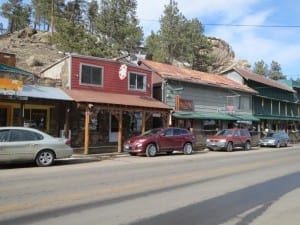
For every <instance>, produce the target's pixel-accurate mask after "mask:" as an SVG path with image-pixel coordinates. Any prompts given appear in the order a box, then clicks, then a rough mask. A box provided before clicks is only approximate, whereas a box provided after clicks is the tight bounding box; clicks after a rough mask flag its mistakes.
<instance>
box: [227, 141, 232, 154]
mask: <svg viewBox="0 0 300 225" xmlns="http://www.w3.org/2000/svg"><path fill="white" fill-rule="evenodd" d="M232 149H233V146H232V142H228V144H227V148H226V150H227V152H232Z"/></svg>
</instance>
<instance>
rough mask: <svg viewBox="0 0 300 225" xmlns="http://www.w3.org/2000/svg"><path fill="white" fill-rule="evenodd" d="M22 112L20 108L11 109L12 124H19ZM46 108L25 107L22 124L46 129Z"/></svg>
mask: <svg viewBox="0 0 300 225" xmlns="http://www.w3.org/2000/svg"><path fill="white" fill-rule="evenodd" d="M21 118H22V113H21V110H20V109H14V111H13V124H14V125H15V126H16V125H19V124H20V122H19V121H20V119H21ZM46 121H47V110H46V109H25V110H24V126H25V127H33V128H37V129H41V130H43V129H46Z"/></svg>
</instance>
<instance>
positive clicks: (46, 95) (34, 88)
mask: <svg viewBox="0 0 300 225" xmlns="http://www.w3.org/2000/svg"><path fill="white" fill-rule="evenodd" d="M16 97H27V98H42V99H52V100H65V101H72V100H73V99H72V98H71V97H70V96H69V95H67V94H66V93H65V92H64V91H63V90H61V89H60V88H57V87H45V86H38V85H24V86H23V88H22V90H21V91H18V92H17V93H16Z"/></svg>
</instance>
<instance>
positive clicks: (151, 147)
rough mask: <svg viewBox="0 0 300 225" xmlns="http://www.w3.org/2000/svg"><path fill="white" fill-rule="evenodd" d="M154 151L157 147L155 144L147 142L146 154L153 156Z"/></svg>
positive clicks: (155, 151)
mask: <svg viewBox="0 0 300 225" xmlns="http://www.w3.org/2000/svg"><path fill="white" fill-rule="evenodd" d="M156 153H157V148H156V146H155V144H149V145H148V146H147V148H146V155H147V156H148V157H153V156H155V155H156Z"/></svg>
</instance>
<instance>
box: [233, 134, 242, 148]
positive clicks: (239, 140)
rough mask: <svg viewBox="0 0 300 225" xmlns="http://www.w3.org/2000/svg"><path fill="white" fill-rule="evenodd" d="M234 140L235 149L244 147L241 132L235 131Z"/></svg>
mask: <svg viewBox="0 0 300 225" xmlns="http://www.w3.org/2000/svg"><path fill="white" fill-rule="evenodd" d="M232 139H233V146H234V147H240V146H242V143H243V140H242V137H241V134H240V130H234V132H233V135H232Z"/></svg>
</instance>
